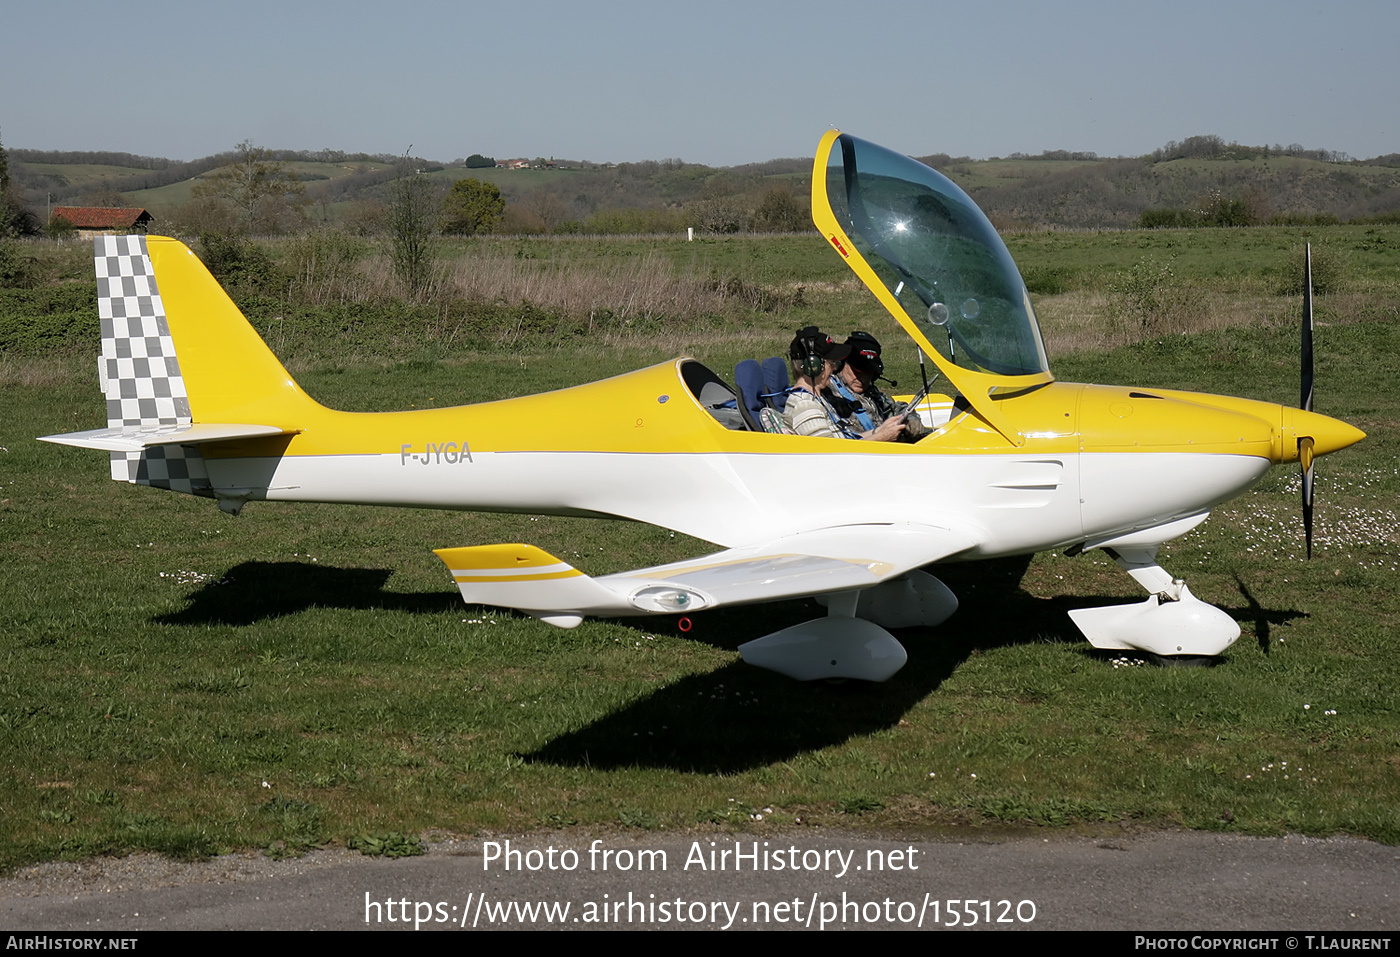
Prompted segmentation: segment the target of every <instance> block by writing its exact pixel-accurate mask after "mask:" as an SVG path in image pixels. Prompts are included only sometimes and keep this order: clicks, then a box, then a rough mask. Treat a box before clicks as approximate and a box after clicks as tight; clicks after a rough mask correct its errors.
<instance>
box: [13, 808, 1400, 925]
mask: <svg viewBox="0 0 1400 957" xmlns="http://www.w3.org/2000/svg"><path fill="white" fill-rule="evenodd" d="M594 840H597V842H598V843H597V844H596V845H595V844H593V843H592V842H593V841H594ZM493 841H494V842H495V844H494V846H493V845H492V844H489V843H488V842H493ZM506 841H507V838H506V837H505V836H501V837H496V838H491V837H488V838H483V839H479V840H470V841H467V840H460V841H447V842H442V843H437V844H432V845H430V852H429V853H428V854H426V855H424V856H422V857H416V858H405V859H400V860H384V859H373V858H367V857H364V856H362V855H360V854H357V853H352V852H347V851H322V852H317V853H315V854H311V855H308V856H307V857H305V858H301V859H298V860H292V861H281V862H278V861H271V860H268V859H266V858H264V857H260V856H257V855H253V854H245V855H231V856H228V857H223V858H218V859H216V860H213V861H208V862H204V863H200V864H177V863H173V862H169V861H165V860H163V859H161V858H158V857H153V856H149V855H132V856H131V857H127V858H121V859H112V860H99V861H91V862H85V863H82V864H44V865H40V866H36V867H30V868H24V869H22V870H21V871H19V872H18V873H16V874H15V875H14V876H12V877H11V878H10V879H7V880H4V881H0V927H5V928H11V929H16V930H49V931H57V930H69V931H80V932H107V931H117V930H158V929H238V930H255V929H288V930H291V929H365V928H366V927H369V928H379V929H386V930H388V929H395V930H403V929H411V928H413V927H414V924H415V917H416V918H417V919H418V921H419V923H420V926H421V928H422V929H457V928H459V927H460V926H461V925H462V924H463V923H465V924H466V926H468V927H470V926H471V925H472V923H473V921H475V922H476V925H477V926H478V927H482V928H484V927H487V926H492V927H503V926H504V927H522V926H524V927H537V928H545V927H550V926H558V927H567V928H570V929H588V928H598V927H607V928H613V929H615V928H618V927H625V928H636V929H650V928H655V927H670V928H678V927H679V928H686V929H690V928H720V927H726V926H727V927H729V928H730V929H745V928H752V927H755V926H761V927H765V928H773V929H778V928H793V927H811V928H814V929H815V928H819V927H821V926H822V924H823V923H825V924H826V929H836V928H847V929H850V928H854V927H867V926H868V927H879V928H888V927H913V926H917V921H918V920H919V919H922V921H923V926H924V928H925V929H930V928H932V927H933V926H934V925H935V924H938V925H945V926H946V925H948V924H952V923H955V922H956V923H959V924H966V923H967V922H968V920H969V917H968V913H969V912H972V913H974V914H975V915H976V917H977V926H978V928H983V927H985V926H987V918H988V916H990V917H991V925H990V926H991V927H992V928H996V929H1016V928H1020V929H1028V928H1036V929H1060V930H1064V929H1077V930H1133V931H1168V930H1263V931H1290V930H1292V931H1298V932H1301V933H1308V932H1317V931H1333V932H1341V933H1343V934H1346V935H1348V936H1352V937H1354V936H1365V935H1366V934H1367V933H1368V932H1372V933H1374V932H1380V933H1381V934H1386V935H1388V934H1389V933H1393V932H1394V931H1395V930H1396V928H1397V925H1400V848H1396V847H1386V846H1382V845H1378V844H1372V843H1368V842H1365V841H1358V840H1351V839H1345V838H1329V839H1312V838H1301V837H1287V838H1244V837H1233V836H1221V835H1214V834H1203V833H1195V832H1159V833H1144V834H1135V835H1127V836H1112V837H1103V836H1100V837H1062V836H1059V835H1056V834H1053V833H1052V834H1049V836H1048V839H1047V838H1046V836H1043V834H1033V835H1031V836H1021V837H1016V838H1013V839H1008V840H996V841H987V842H984V843H957V842H953V841H948V840H938V841H930V840H914V841H908V840H896V839H872V838H871V837H869V836H868V835H864V836H862V835H855V834H848V833H842V832H838V831H831V830H825V829H815V828H812V829H803V830H796V831H791V832H786V833H782V834H776V835H775V834H768V835H759V836H753V835H748V836H737V837H736V835H734V834H726V835H718V834H691V835H684V836H673V835H669V834H656V833H652V834H642V835H636V834H609V835H603V836H600V837H597V838H594V837H591V836H588V835H580V834H578V833H576V832H568V833H564V834H555V835H530V836H527V837H515V838H509V841H510V845H509V847H510V850H512V851H520V852H528V851H530V850H535V851H537V852H539V853H538V854H537V855H533V856H526V855H525V854H522V855H521V857H519V858H518V859H517V858H515V857H511V858H510V863H511V869H510V870H507V869H506V866H505V865H506V861H505V858H504V857H503V856H498V857H497V859H495V860H492V861H488V860H487V854H488V853H492V854H496V855H503V854H504V851H505V842H506ZM765 841H766V842H767V846H766V847H765V844H764V842H765ZM711 842H714V843H713V845H712V844H711ZM736 843H737V844H738V846H739V849H740V850H741V851H742V852H743V855H744V856H743V857H741V858H740V859H739V860H738V865H737V867H736V864H735V857H734V851H735V845H736ZM550 846H553V847H554V849H555V855H554V859H553V863H554V869H552V870H551V869H550V867H549V864H550V859H549V855H548V848H549V847H550ZM590 847H592V848H595V849H596V852H595V853H593V854H590ZM564 851H572V852H574V853H575V854H576V855H577V858H576V859H575V858H573V857H570V856H569V855H567V854H564V853H563V852H564ZM662 851H664V852H665V863H666V868H665V870H664V871H663V870H661V869H660V865H661V855H660V854H659V853H650V854H644V853H642V852H662ZM711 851H714V852H716V854H717V855H718V853H719V852H721V851H728V852H729V856H728V858H727V859H725V858H720V857H718V856H716V857H715V858H713V859H711V858H710V856H709V855H710V852H711ZM604 852H611V853H610V854H608V855H607V857H606V858H605V857H604ZM755 852H757V854H758V855H759V856H758V858H757V859H755V858H753V857H752V856H750V855H752V854H753V853H755ZM697 855H699V856H698V857H697ZM701 859H703V861H702V860H701ZM755 860H756V861H757V868H758V869H755ZM702 863H703V866H701V864H702ZM570 864H572V865H573V867H574V869H573V870H572V871H570V870H566V869H565V868H567V867H568V866H569V865H570ZM881 864H883V869H881V867H880V865H881ZM531 865H534V866H537V867H538V868H539V869H537V870H529V869H528V867H529V866H531ZM605 865H606V867H607V869H606V870H605V869H604V866H605ZM780 866H781V868H782V869H781V870H780V869H778V868H779V867H780ZM765 867H766V869H765ZM520 868H527V869H525V870H521V869H520ZM896 868H897V869H896ZM950 899H952V900H954V901H955V906H954V911H953V912H950V911H949V909H948V902H949V900H950ZM965 901H972V902H976V903H972V904H970V905H969V904H967V903H964V902H965ZM1003 901H1005V902H1007V903H1005V904H1003V903H1001V902H1003ZM536 902H543V903H545V904H548V905H550V906H552V907H554V908H555V910H554V911H553V914H552V916H547V915H545V914H543V913H540V912H536V913H535V914H534V915H533V916H526V917H524V918H522V915H521V912H520V911H519V909H518V906H519V905H530V906H533V905H535V904H536ZM983 902H986V903H983ZM1023 902H1030V903H1023ZM935 903H936V904H937V907H938V909H937V910H936V911H935V910H934V905H935ZM566 904H567V905H568V908H569V909H568V911H567V912H562V911H561V909H562V908H563V906H564V905H566ZM502 908H505V911H504V912H503V911H502ZM955 915H956V916H955ZM1032 917H1033V919H1031V918H1032ZM1303 949H1307V948H1306V947H1304V948H1303ZM1395 949H1400V945H1397V946H1396V948H1395Z"/></svg>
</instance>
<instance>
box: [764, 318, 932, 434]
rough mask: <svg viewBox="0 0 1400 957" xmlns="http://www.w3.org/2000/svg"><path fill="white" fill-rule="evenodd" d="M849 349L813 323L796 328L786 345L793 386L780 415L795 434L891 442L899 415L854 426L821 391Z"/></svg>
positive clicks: (899, 425) (900, 426) (900, 429)
mask: <svg viewBox="0 0 1400 957" xmlns="http://www.w3.org/2000/svg"><path fill="white" fill-rule="evenodd" d="M850 351H851V349H850V346H848V345H846V344H844V343H838V342H836V341H834V340H833V339H832V338H831V337H830V336H828V335H827V334H826V333H824V332H822V331H821V330H819V329H818V328H817V327H816V326H806V327H805V328H803V329H800V330H798V333H797V336H796V338H794V339H793V340H792V344H791V345H790V346H788V358H789V359H791V360H792V376H793V386H792V388H791V389H789V390H788V393H787V403H786V405H785V407H784V409H783V419H784V420H785V421H786V422H787V424H788V427H789V428H791V429H792V430H793V431H794V432H796V433H797V434H798V435H815V436H821V437H824V438H847V439H868V440H871V441H876V442H893V441H894V440H895V439H897V438H898V437H899V435H900V433H901V432H903V431H904V421H903V419H900V418H891V419H889V420H887V421H884V422H881V423H878V424H875V425H873V426H872V427H870V428H867V429H861V428H855V427H852V426H850V425H848V424H847V423H846V422H845V420H843V419H842V418H841V416H839V415H837V414H836V410H835V409H833V408H832V407H831V403H830V402H829V401H828V400H827V399H826V398H825V397H824V396H823V395H822V391H823V390H824V389H825V388H826V387H827V386H828V385H829V384H830V383H831V381H832V377H833V376H834V375H836V374H837V372H838V370H839V369H840V368H841V364H842V362H844V361H845V359H846V357H847V355H849V354H850Z"/></svg>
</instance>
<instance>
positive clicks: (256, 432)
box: [39, 422, 295, 452]
mask: <svg viewBox="0 0 1400 957" xmlns="http://www.w3.org/2000/svg"><path fill="white" fill-rule="evenodd" d="M292 434H295V431H289V430H287V429H279V428H278V427H277V426H275V425H241V424H228V423H218V422H209V423H199V424H197V425H125V426H113V427H108V428H105V429H90V430H89V431H87V432H61V433H59V434H58V435H42V436H40V437H39V441H40V442H53V443H54V444H55V445H72V446H76V447H77V448H80V449H100V450H102V451H104V452H140V451H141V450H143V449H149V448H152V447H154V446H157V445H199V444H200V443H202V442H226V441H228V440H229V439H257V438H265V437H266V436H269V435H292Z"/></svg>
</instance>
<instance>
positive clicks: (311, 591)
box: [152, 562, 462, 625]
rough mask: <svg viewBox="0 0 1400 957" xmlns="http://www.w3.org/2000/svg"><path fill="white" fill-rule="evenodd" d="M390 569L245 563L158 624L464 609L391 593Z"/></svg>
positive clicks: (439, 597)
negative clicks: (341, 611)
mask: <svg viewBox="0 0 1400 957" xmlns="http://www.w3.org/2000/svg"><path fill="white" fill-rule="evenodd" d="M392 574H393V571H391V570H390V569H387V568H337V567H335V566H333V565H308V564H305V563H303V562H243V563H242V564H240V565H235V566H234V567H233V568H231V569H229V570H228V571H227V572H225V573H224V576H223V578H222V579H220V580H219V581H218V582H211V583H210V584H208V585H205V586H203V587H202V588H200V589H199V590H198V591H196V592H194V593H193V594H192V595H190V598H189V602H190V603H189V607H187V608H185V609H183V610H181V611H177V612H171V613H168V614H163V615H157V616H155V617H154V618H153V619H152V620H153V621H154V622H156V623H158V624H163V625H252V624H255V623H256V622H259V621H266V620H268V619H271V618H283V617H286V616H287V615H295V614H297V613H298V612H303V611H306V610H308V609H311V608H347V609H353V610H360V611H404V612H410V613H412V614H420V615H436V614H446V613H449V612H452V611H454V610H456V609H458V608H460V607H461V604H462V602H461V599H460V598H458V597H457V595H456V594H454V593H452V592H449V591H442V592H418V593H404V592H391V591H385V590H384V585H385V583H386V582H387V581H388V580H389V576H390V575H392Z"/></svg>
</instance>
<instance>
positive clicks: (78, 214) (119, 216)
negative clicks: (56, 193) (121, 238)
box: [53, 206, 151, 239]
mask: <svg viewBox="0 0 1400 957" xmlns="http://www.w3.org/2000/svg"><path fill="white" fill-rule="evenodd" d="M53 215H54V218H56V219H66V220H67V221H68V222H70V223H72V224H73V227H74V228H75V229H77V230H78V236H79V237H80V238H82V239H91V238H92V237H94V236H117V235H123V234H125V233H144V232H145V231H146V227H147V226H149V225H150V222H151V214H150V213H148V212H146V211H145V210H144V209H117V208H111V207H107V206H55V207H54V208H53Z"/></svg>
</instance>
